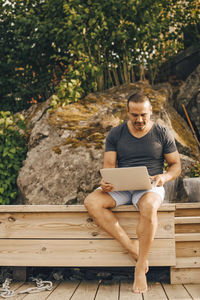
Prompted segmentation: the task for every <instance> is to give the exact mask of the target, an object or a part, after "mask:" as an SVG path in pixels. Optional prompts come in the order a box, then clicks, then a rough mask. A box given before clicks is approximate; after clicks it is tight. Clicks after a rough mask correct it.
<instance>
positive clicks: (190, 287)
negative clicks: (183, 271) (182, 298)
mask: <svg viewBox="0 0 200 300" xmlns="http://www.w3.org/2000/svg"><path fill="white" fill-rule="evenodd" d="M184 287H185V289H186V290H187V291H188V293H189V294H190V295H191V296H192V299H194V300H199V299H200V285H197V284H185V285H184Z"/></svg>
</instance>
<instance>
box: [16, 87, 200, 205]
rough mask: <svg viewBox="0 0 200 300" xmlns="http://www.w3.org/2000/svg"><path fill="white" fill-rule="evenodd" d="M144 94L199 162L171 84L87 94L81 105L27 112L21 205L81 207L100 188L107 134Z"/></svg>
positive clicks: (158, 117)
mask: <svg viewBox="0 0 200 300" xmlns="http://www.w3.org/2000/svg"><path fill="white" fill-rule="evenodd" d="M141 89H142V90H143V91H144V93H146V94H147V95H148V96H149V98H150V99H151V102H152V105H153V110H154V117H153V118H154V120H158V122H161V123H162V124H164V125H166V126H168V127H169V128H170V129H171V130H172V131H173V133H174V135H175V137H176V141H177V145H178V148H179V151H180V152H181V153H183V154H186V155H190V156H192V157H195V154H196V153H197V148H196V145H195V143H194V139H193V137H192V134H191V132H190V130H189V129H188V127H187V124H186V123H185V122H183V119H182V118H181V117H180V116H179V115H178V114H177V113H176V111H175V110H174V109H173V108H172V106H171V105H170V101H169V98H170V97H171V92H170V87H169V86H168V85H165V86H160V87H158V88H157V89H153V88H152V87H151V86H150V85H149V84H148V83H147V82H145V83H142V82H137V83H132V84H127V85H123V86H120V87H115V88H112V89H109V90H107V91H105V92H103V93H95V94H89V95H88V96H87V97H86V98H85V99H83V100H82V101H81V102H79V103H75V104H71V105H68V106H66V107H60V108H58V109H56V110H48V107H49V104H50V100H48V101H47V102H46V103H44V104H43V105H41V104H40V105H38V106H37V105H35V106H33V107H31V109H30V110H29V111H28V112H26V121H27V124H28V125H29V128H30V130H31V135H30V140H29V145H28V149H29V150H28V153H27V158H26V160H25V161H24V163H23V167H22V168H21V170H20V172H19V176H18V180H17V184H18V188H19V192H20V193H19V198H18V201H17V203H23V204H76V203H83V200H84V198H85V196H86V195H87V194H88V193H90V192H91V191H93V190H94V189H95V188H96V187H98V185H99V182H100V174H99V169H100V168H101V167H102V163H103V152H104V142H105V137H106V135H107V133H108V132H109V131H110V129H111V128H112V127H113V126H116V125H118V124H120V123H121V122H123V120H124V119H125V118H126V99H127V98H128V97H129V95H130V94H132V93H133V92H135V91H137V90H141Z"/></svg>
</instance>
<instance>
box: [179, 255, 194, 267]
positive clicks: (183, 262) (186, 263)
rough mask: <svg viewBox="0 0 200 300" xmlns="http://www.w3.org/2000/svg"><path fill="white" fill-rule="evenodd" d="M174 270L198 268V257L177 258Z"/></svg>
mask: <svg viewBox="0 0 200 300" xmlns="http://www.w3.org/2000/svg"><path fill="white" fill-rule="evenodd" d="M176 268H200V257H177V258H176Z"/></svg>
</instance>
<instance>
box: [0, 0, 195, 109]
mask: <svg viewBox="0 0 200 300" xmlns="http://www.w3.org/2000/svg"><path fill="white" fill-rule="evenodd" d="M199 15H200V8H199V1H198V0H162V1H159V0H137V1H134V0H127V1H124V0H109V1H107V0H102V1H99V0H84V1H83V0H40V1H38V0H31V1H29V0H18V1H16V0H9V1H4V0H0V74H1V77H0V110H12V111H19V110H21V109H23V108H26V107H28V106H29V105H30V104H31V102H35V101H44V100H46V99H47V98H48V97H49V96H51V95H52V94H54V93H57V94H58V95H57V97H58V100H57V103H59V102H60V103H61V104H63V103H66V104H67V103H70V102H73V101H78V100H79V99H80V98H81V97H83V96H84V95H85V94H87V93H89V92H93V91H97V90H98V91H103V90H105V89H107V88H110V87H112V86H114V85H119V84H124V83H128V82H134V81H136V80H139V79H141V80H142V79H145V77H147V78H148V79H149V80H150V82H151V83H154V80H155V78H156V75H157V73H158V70H159V67H160V65H161V64H162V63H163V62H164V61H165V60H166V59H168V58H169V57H171V56H173V55H174V54H176V53H177V52H178V51H180V50H181V49H183V47H184V35H183V32H184V30H185V29H186V28H197V25H198V24H199ZM198 34H199V33H198ZM195 40H196V39H195ZM61 79H63V82H61V83H60V86H59V85H58V84H59V82H60V81H61ZM74 80H76V81H77V85H76V84H75V81H74ZM57 85H58V87H56V86H57ZM75 85H76V86H75ZM72 86H73V87H74V89H75V91H74V92H72ZM55 87H56V88H55ZM64 99H65V100H64Z"/></svg>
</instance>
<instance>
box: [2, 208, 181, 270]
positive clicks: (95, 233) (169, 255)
mask: <svg viewBox="0 0 200 300" xmlns="http://www.w3.org/2000/svg"><path fill="white" fill-rule="evenodd" d="M113 211H114V212H115V213H116V215H117V217H118V219H119V222H120V224H121V225H122V226H123V227H124V229H125V230H126V231H127V232H128V234H129V236H130V237H131V238H132V239H135V238H136V224H137V222H138V218H139V212H138V211H136V209H135V208H134V207H133V206H128V205H127V206H120V207H118V208H115V209H113ZM174 211H175V205H174V204H163V205H162V207H161V208H160V209H159V212H158V219H159V226H158V230H157V233H156V237H155V240H154V242H153V246H152V249H151V251H150V254H149V262H150V266H175V264H176V257H175V236H174ZM0 239H1V240H0V266H13V267H14V266H15V267H16V266H18V267H19V266H20V267H27V266H48V267H50V266H56V267H59V266H62V267H76V266H78V267H83V266H84V267H91V266H95V267H100V266H101V267H104V266H109V267H111V266H115V267H116V266H118V267H119V266H133V265H134V262H133V260H132V258H131V256H130V255H129V254H128V252H126V251H125V250H124V249H123V248H122V246H121V245H120V244H119V243H118V242H117V241H115V240H114V239H113V238H111V237H110V236H109V235H108V234H107V233H106V232H104V231H103V230H101V229H100V228H99V226H97V225H96V224H95V223H94V221H93V219H92V218H91V217H90V216H89V215H88V213H87V211H86V209H85V207H84V206H83V205H71V206H65V205H1V206H0Z"/></svg>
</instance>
